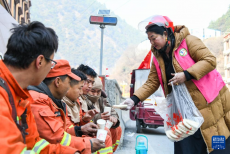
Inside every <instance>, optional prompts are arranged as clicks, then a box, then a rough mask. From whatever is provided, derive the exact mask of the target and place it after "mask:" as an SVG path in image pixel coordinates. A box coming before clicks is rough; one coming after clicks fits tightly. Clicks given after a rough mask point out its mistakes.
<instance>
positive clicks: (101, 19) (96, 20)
mask: <svg viewBox="0 0 230 154" xmlns="http://www.w3.org/2000/svg"><path fill="white" fill-rule="evenodd" d="M98 14H99V15H102V16H90V17H89V22H90V24H97V25H100V28H101V51H100V75H102V63H103V36H104V29H105V25H110V26H116V25H117V17H107V16H108V15H109V14H110V10H99V11H98Z"/></svg>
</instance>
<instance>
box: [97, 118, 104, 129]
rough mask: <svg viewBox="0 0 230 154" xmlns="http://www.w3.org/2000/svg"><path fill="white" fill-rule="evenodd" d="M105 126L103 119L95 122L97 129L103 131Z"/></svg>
mask: <svg viewBox="0 0 230 154" xmlns="http://www.w3.org/2000/svg"><path fill="white" fill-rule="evenodd" d="M105 124H106V121H105V120H103V119H98V120H97V126H98V127H99V129H105Z"/></svg>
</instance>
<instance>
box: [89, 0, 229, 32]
mask: <svg viewBox="0 0 230 154" xmlns="http://www.w3.org/2000/svg"><path fill="white" fill-rule="evenodd" d="M97 1H99V2H101V3H105V5H106V7H107V8H108V9H111V10H112V11H114V12H115V14H117V15H119V16H120V17H121V18H122V19H125V20H126V22H127V23H128V24H130V25H132V26H133V27H135V28H137V25H138V23H139V22H140V21H142V20H144V19H146V18H147V17H149V16H151V15H155V14H159V15H165V16H168V17H169V18H170V19H171V20H172V21H173V22H174V25H186V26H187V27H188V28H206V27H208V25H209V23H210V21H211V20H216V19H217V18H219V17H221V16H222V15H223V14H224V13H226V12H227V10H228V7H229V5H230V0H97ZM92 2H93V0H92ZM100 9H103V8H100Z"/></svg>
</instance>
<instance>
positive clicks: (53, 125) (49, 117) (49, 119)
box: [39, 110, 63, 133]
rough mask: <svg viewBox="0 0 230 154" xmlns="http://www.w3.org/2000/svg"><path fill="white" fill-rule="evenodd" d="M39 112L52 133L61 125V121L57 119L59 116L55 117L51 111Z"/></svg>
mask: <svg viewBox="0 0 230 154" xmlns="http://www.w3.org/2000/svg"><path fill="white" fill-rule="evenodd" d="M39 114H40V116H41V117H42V118H43V119H44V120H45V122H46V123H47V124H48V125H49V127H50V129H51V130H52V131H53V132H54V133H55V132H56V131H58V130H59V129H60V128H61V127H63V123H62V122H60V120H59V118H61V117H57V116H56V115H55V114H54V113H53V112H52V111H50V110H42V111H39Z"/></svg>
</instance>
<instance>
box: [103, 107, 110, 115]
mask: <svg viewBox="0 0 230 154" xmlns="http://www.w3.org/2000/svg"><path fill="white" fill-rule="evenodd" d="M105 112H109V113H108V114H107V115H111V107H105V108H104V113H105Z"/></svg>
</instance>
